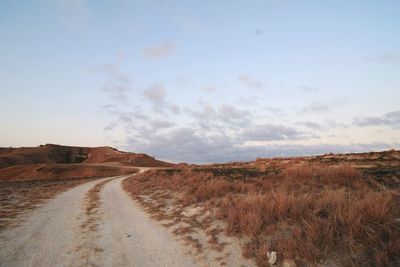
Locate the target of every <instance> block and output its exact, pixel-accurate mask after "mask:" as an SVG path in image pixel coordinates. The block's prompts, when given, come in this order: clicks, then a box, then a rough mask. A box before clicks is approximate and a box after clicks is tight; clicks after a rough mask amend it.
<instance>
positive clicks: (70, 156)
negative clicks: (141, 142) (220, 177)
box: [0, 144, 173, 168]
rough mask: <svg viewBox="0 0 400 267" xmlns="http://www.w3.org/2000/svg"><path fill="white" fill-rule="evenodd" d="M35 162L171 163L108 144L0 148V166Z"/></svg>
mask: <svg viewBox="0 0 400 267" xmlns="http://www.w3.org/2000/svg"><path fill="white" fill-rule="evenodd" d="M38 163H53V164H54V163H56V164H65V163H92V164H93V163H114V164H116V163H117V164H119V165H125V166H143V167H169V166H173V164H171V163H168V162H163V161H159V160H156V159H155V158H153V157H150V156H148V155H146V154H136V153H129V152H122V151H118V150H117V149H114V148H111V147H73V146H61V145H53V144H46V145H40V146H38V147H21V148H0V168H4V167H8V166H14V165H26V164H38Z"/></svg>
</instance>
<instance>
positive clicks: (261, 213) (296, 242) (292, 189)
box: [124, 163, 400, 266]
mask: <svg viewBox="0 0 400 267" xmlns="http://www.w3.org/2000/svg"><path fill="white" fill-rule="evenodd" d="M277 170H278V171H277ZM124 187H125V189H126V190H127V191H128V192H130V193H131V194H132V195H133V196H134V197H135V198H137V199H138V200H139V201H140V202H141V203H142V204H143V205H145V206H146V207H147V209H148V210H150V211H152V213H153V214H157V215H158V217H159V218H160V219H165V218H169V219H172V218H174V219H175V222H180V221H182V220H183V218H182V214H181V211H182V210H184V208H187V207H193V206H199V207H202V208H203V209H204V210H206V211H210V214H211V216H212V218H213V220H222V221H223V222H224V223H225V228H224V230H225V233H226V234H228V235H233V236H237V237H239V238H244V239H246V240H249V242H247V243H246V244H245V245H244V246H243V255H244V256H245V257H249V258H254V259H255V260H256V262H257V264H258V265H259V266H267V252H268V251H271V250H274V251H277V252H278V256H279V261H282V260H283V259H284V258H286V259H293V260H295V261H296V262H297V264H298V265H300V266H303V265H309V264H312V265H313V264H316V263H318V262H323V261H327V260H333V261H334V262H336V263H337V264H339V265H342V266H400V221H399V218H400V194H399V188H398V187H395V188H391V189H389V188H387V187H385V186H384V185H382V184H380V183H379V179H375V178H373V177H369V176H365V175H363V174H362V173H361V172H360V171H358V170H357V169H354V168H353V167H350V166H347V165H329V166H328V165H322V164H317V163H308V164H296V165H293V164H292V165H290V164H289V165H285V167H283V168H281V169H279V168H277V167H276V166H275V167H274V171H268V168H263V169H262V171H256V170H251V169H240V168H234V169H233V168H227V167H225V168H223V169H188V168H186V169H176V170H162V171H151V172H147V173H144V174H141V175H137V176H132V177H130V178H128V179H126V180H125V181H124ZM145 196H150V198H149V199H150V200H149V199H147V200H146V197H145ZM171 197H172V198H173V199H174V202H173V206H174V207H175V208H176V210H177V212H175V214H173V215H171V212H166V209H165V207H168V205H167V204H166V203H167V201H170V199H171ZM198 217H199V216H197V217H196V216H195V218H194V222H193V221H192V222H191V224H190V225H192V226H195V227H200V228H205V229H207V228H208V227H210V224H209V223H208V224H207V223H205V222H204V221H205V220H204V219H203V220H202V221H201V220H200V219H199V218H198ZM185 220H187V218H186V219H185ZM196 223H197V226H196ZM204 225H205V226H204ZM209 235H210V240H209V242H210V243H215V242H218V241H216V235H215V233H214V234H213V232H212V231H209Z"/></svg>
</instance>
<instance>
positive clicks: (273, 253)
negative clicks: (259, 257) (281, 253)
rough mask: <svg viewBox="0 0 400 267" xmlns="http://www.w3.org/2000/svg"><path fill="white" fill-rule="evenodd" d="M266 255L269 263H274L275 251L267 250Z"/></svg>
mask: <svg viewBox="0 0 400 267" xmlns="http://www.w3.org/2000/svg"><path fill="white" fill-rule="evenodd" d="M267 257H268V264H269V265H274V264H275V263H276V259H277V255H276V252H275V251H271V252H268V253H267Z"/></svg>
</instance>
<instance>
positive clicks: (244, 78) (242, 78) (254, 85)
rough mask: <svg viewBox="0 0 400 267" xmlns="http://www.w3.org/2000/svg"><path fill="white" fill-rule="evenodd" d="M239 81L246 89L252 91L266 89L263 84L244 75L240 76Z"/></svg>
mask: <svg viewBox="0 0 400 267" xmlns="http://www.w3.org/2000/svg"><path fill="white" fill-rule="evenodd" d="M239 81H240V82H241V83H243V84H245V85H246V86H247V87H250V88H254V89H263V88H265V87H266V84H265V82H263V81H261V80H259V79H257V78H255V77H252V76H250V75H246V74H242V75H240V76H239Z"/></svg>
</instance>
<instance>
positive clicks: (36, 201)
mask: <svg viewBox="0 0 400 267" xmlns="http://www.w3.org/2000/svg"><path fill="white" fill-rule="evenodd" d="M89 180H91V179H89V178H79V179H63V180H36V181H18V182H0V215H1V216H0V218H1V219H0V230H2V229H3V228H5V227H7V226H10V225H13V224H15V223H16V222H17V219H18V218H19V217H17V216H18V215H21V214H24V213H26V212H28V211H30V210H32V209H34V208H36V207H38V206H39V205H40V204H43V203H45V202H46V201H47V200H49V199H51V198H53V197H54V196H56V195H57V194H60V193H62V192H64V191H66V190H68V189H70V188H73V187H75V186H77V185H80V184H82V183H85V182H88V181H89Z"/></svg>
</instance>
